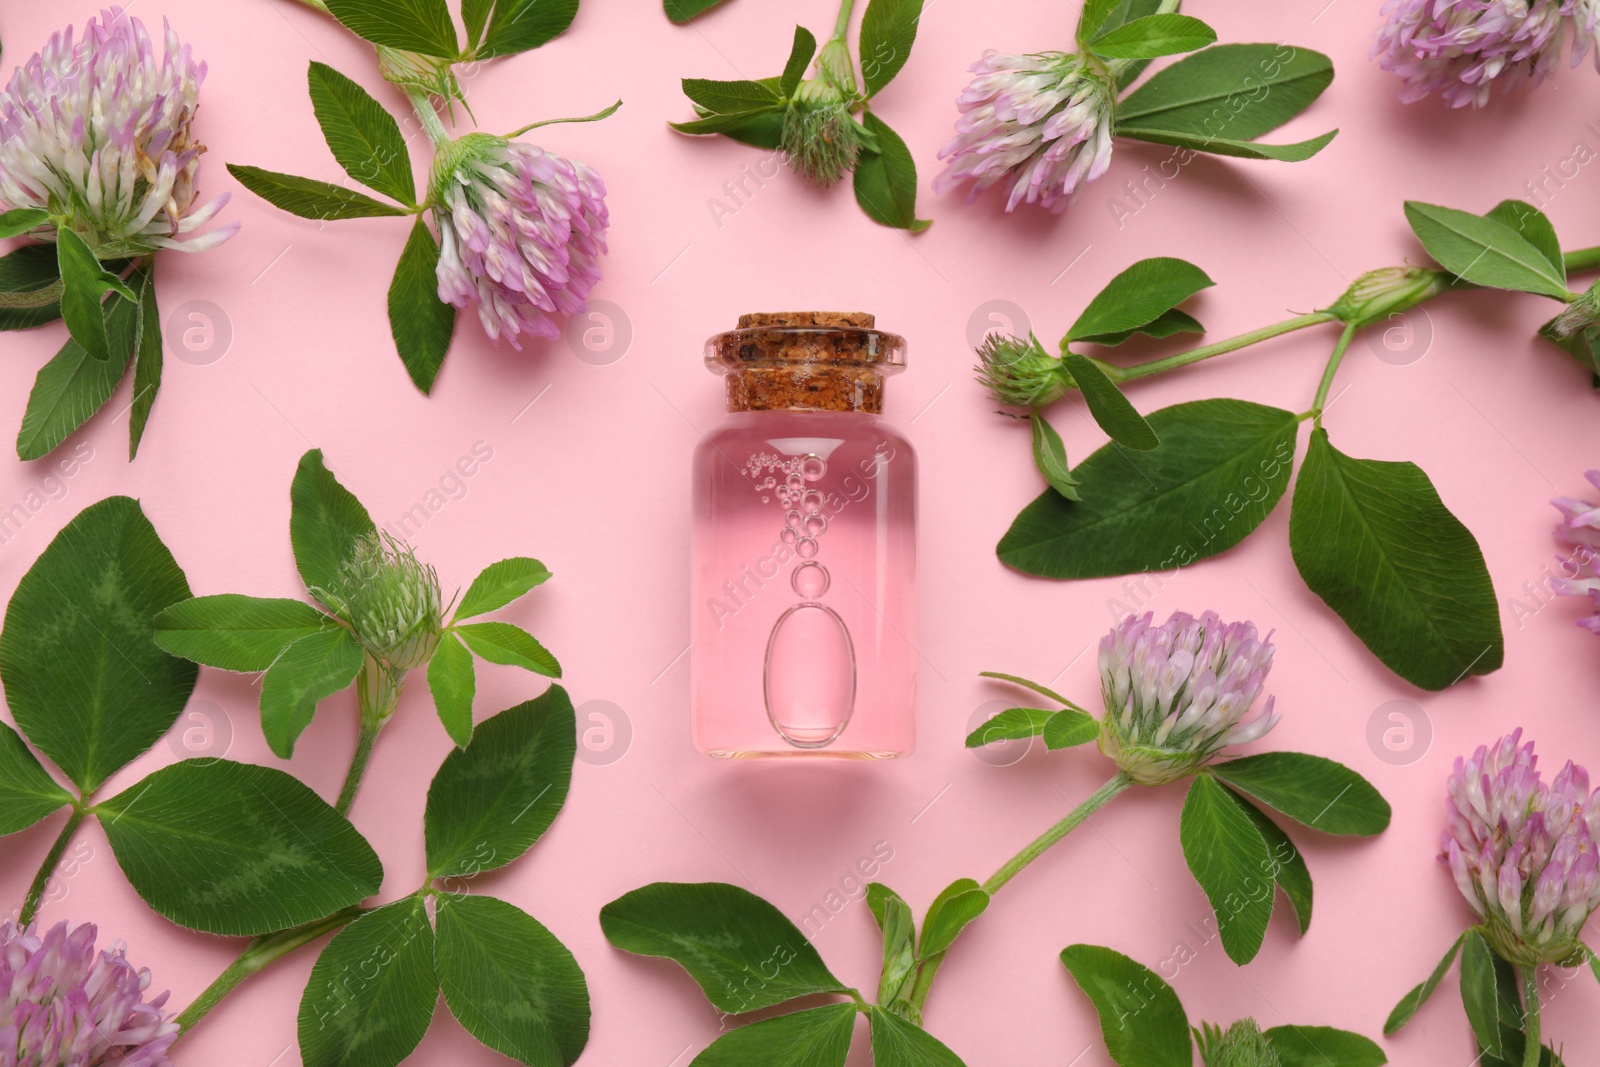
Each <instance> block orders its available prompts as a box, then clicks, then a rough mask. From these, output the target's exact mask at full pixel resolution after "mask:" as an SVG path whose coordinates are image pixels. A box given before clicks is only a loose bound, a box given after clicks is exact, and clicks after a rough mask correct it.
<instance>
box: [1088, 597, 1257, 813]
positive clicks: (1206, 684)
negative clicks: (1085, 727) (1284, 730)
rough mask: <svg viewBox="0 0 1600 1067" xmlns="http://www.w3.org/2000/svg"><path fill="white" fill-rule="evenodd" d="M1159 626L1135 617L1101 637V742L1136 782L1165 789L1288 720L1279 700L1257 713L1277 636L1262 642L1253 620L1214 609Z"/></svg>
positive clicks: (1147, 618) (1180, 616)
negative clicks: (1229, 617)
mask: <svg viewBox="0 0 1600 1067" xmlns="http://www.w3.org/2000/svg"><path fill="white" fill-rule="evenodd" d="M1151 621H1152V616H1151V614H1150V613H1149V612H1146V613H1145V614H1144V615H1129V616H1128V617H1127V618H1126V619H1124V620H1123V621H1122V622H1121V623H1120V624H1118V625H1117V626H1116V627H1114V628H1113V629H1112V630H1111V632H1110V633H1109V634H1107V635H1106V636H1105V637H1102V638H1101V639H1100V686H1101V695H1102V696H1103V698H1104V700H1105V707H1106V714H1105V718H1104V719H1103V720H1102V721H1101V729H1100V741H1099V744H1100V751H1101V752H1103V753H1105V754H1106V755H1107V756H1109V757H1111V758H1112V759H1113V760H1115V761H1116V764H1117V766H1118V767H1119V768H1121V769H1122V771H1123V772H1124V773H1126V774H1127V775H1129V776H1130V777H1131V778H1132V779H1133V780H1134V781H1136V782H1139V783H1140V784H1143V785H1160V784H1162V783H1164V782H1171V781H1175V780H1176V779H1179V778H1182V777H1184V776H1185V775H1187V774H1190V773H1192V772H1193V771H1194V770H1195V769H1196V768H1198V767H1200V766H1202V765H1204V764H1206V763H1208V762H1210V761H1211V760H1212V759H1213V758H1215V757H1216V756H1217V755H1218V754H1219V753H1220V752H1221V751H1222V750H1223V749H1224V748H1226V747H1227V746H1229V745H1236V744H1243V743H1245V742H1248V741H1254V740H1257V739H1258V738H1260V737H1261V736H1262V735H1263V734H1265V733H1266V732H1267V731H1268V730H1270V729H1272V728H1273V727H1274V726H1276V725H1277V723H1278V718H1279V716H1278V714H1277V713H1276V712H1275V711H1273V710H1272V705H1273V698H1271V697H1269V698H1267V702H1266V704H1265V705H1264V706H1263V707H1262V708H1261V710H1260V712H1259V713H1257V714H1255V715H1254V716H1253V717H1252V715H1251V709H1252V707H1253V706H1254V705H1255V702H1256V699H1257V698H1258V697H1259V696H1260V695H1261V691H1262V684H1263V682H1265V680H1266V677H1267V672H1268V671H1270V670H1271V669H1272V651H1273V646H1272V639H1271V635H1270V634H1269V635H1267V638H1266V639H1265V640H1262V639H1260V638H1258V636H1257V634H1256V628H1255V624H1254V623H1249V622H1234V623H1227V624H1224V623H1223V622H1222V619H1221V618H1220V617H1219V616H1218V615H1217V613H1216V612H1214V611H1208V612H1206V613H1204V614H1203V615H1201V616H1200V617H1199V618H1198V619H1197V618H1195V617H1194V616H1192V615H1189V614H1187V613H1185V612H1181V611H1178V612H1174V613H1173V614H1172V617H1171V618H1169V619H1168V620H1167V621H1166V622H1164V623H1162V624H1161V625H1160V626H1153V625H1151Z"/></svg>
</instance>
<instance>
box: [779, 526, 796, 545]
mask: <svg viewBox="0 0 1600 1067" xmlns="http://www.w3.org/2000/svg"><path fill="white" fill-rule="evenodd" d="M799 539H800V531H799V530H796V529H795V528H794V527H793V526H785V527H784V528H783V529H782V530H779V531H778V540H780V541H782V542H783V543H784V544H786V545H792V544H794V543H795V542H796V541H798V540H799Z"/></svg>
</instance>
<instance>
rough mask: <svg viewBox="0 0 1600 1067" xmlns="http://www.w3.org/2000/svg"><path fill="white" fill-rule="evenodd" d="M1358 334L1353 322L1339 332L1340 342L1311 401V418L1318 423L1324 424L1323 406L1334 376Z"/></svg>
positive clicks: (1329, 359)
mask: <svg viewBox="0 0 1600 1067" xmlns="http://www.w3.org/2000/svg"><path fill="white" fill-rule="evenodd" d="M1355 335H1356V326H1355V324H1354V323H1352V324H1351V325H1349V326H1346V327H1345V328H1344V332H1343V333H1341V334H1339V343H1338V344H1336V345H1334V346H1333V354H1332V355H1330V356H1329V357H1328V365H1327V366H1326V367H1324V368H1322V381H1320V382H1318V383H1317V395H1316V396H1315V397H1314V398H1313V399H1312V401H1311V418H1312V419H1313V421H1314V422H1315V424H1316V425H1318V426H1321V425H1322V407H1323V403H1324V401H1326V400H1327V399H1328V390H1329V389H1330V388H1331V387H1332V386H1333V376H1334V375H1335V374H1337V373H1338V372H1339V364H1340V363H1342V362H1344V353H1345V350H1346V349H1347V348H1349V347H1350V341H1351V339H1352V338H1354V337H1355Z"/></svg>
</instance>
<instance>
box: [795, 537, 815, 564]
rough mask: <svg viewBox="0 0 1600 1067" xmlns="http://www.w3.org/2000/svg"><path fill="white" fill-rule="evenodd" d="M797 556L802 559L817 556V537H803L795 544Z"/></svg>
mask: <svg viewBox="0 0 1600 1067" xmlns="http://www.w3.org/2000/svg"><path fill="white" fill-rule="evenodd" d="M794 550H795V554H796V555H798V556H799V557H800V558H801V559H810V558H811V557H812V556H815V555H816V554H817V539H816V538H815V537H802V538H800V540H798V541H796V542H795V544H794Z"/></svg>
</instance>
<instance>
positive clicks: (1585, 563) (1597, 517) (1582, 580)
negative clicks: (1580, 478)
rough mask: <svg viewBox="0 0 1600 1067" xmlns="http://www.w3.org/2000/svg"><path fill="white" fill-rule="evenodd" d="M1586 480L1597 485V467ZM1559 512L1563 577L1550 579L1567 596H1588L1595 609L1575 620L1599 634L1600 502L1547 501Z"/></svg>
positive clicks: (1565, 498) (1599, 478)
mask: <svg viewBox="0 0 1600 1067" xmlns="http://www.w3.org/2000/svg"><path fill="white" fill-rule="evenodd" d="M1585 477H1587V478H1588V479H1589V484H1591V485H1593V486H1594V487H1595V488H1596V489H1600V470H1593V471H1590V472H1589V473H1588V474H1586V475H1585ZM1550 503H1552V504H1554V505H1555V506H1556V507H1557V508H1558V509H1559V510H1560V512H1561V522H1560V523H1559V524H1558V525H1557V526H1556V537H1557V538H1558V539H1559V540H1561V541H1562V542H1563V543H1564V544H1566V545H1567V548H1568V552H1567V554H1566V555H1565V556H1563V557H1562V559H1561V567H1562V570H1563V572H1564V573H1563V575H1562V577H1559V578H1556V579H1554V580H1553V582H1552V587H1553V588H1554V589H1555V591H1556V592H1558V593H1562V594H1565V595H1567V596H1587V597H1589V599H1590V603H1591V604H1592V605H1593V606H1594V609H1595V613H1594V614H1593V615H1590V616H1588V617H1586V618H1582V619H1579V620H1578V625H1579V626H1582V627H1584V628H1585V629H1588V630H1592V631H1594V632H1595V633H1597V634H1600V504H1592V503H1590V502H1589V501H1587V500H1576V499H1574V498H1572V497H1569V496H1562V497H1557V498H1556V499H1554V500H1552V501H1550Z"/></svg>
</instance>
